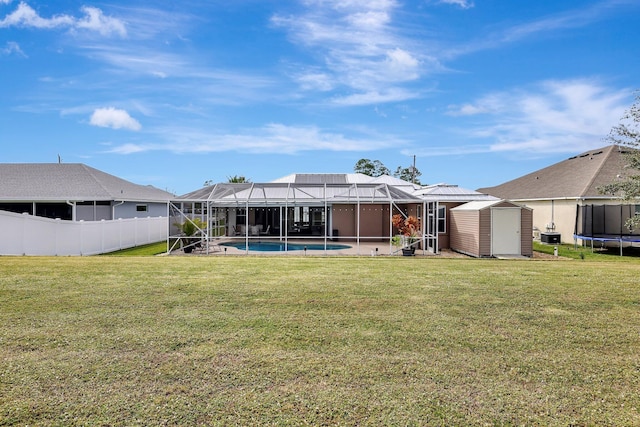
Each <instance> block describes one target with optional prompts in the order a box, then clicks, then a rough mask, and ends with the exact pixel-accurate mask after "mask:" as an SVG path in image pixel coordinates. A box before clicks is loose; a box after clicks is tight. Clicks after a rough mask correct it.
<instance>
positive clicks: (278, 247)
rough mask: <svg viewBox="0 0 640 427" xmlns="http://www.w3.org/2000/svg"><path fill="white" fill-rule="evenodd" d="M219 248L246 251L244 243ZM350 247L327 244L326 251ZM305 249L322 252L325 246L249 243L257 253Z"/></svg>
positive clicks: (223, 244)
mask: <svg viewBox="0 0 640 427" xmlns="http://www.w3.org/2000/svg"><path fill="white" fill-rule="evenodd" d="M220 246H229V247H233V248H237V249H240V250H243V251H244V250H246V249H247V246H246V243H245V242H230V243H222V244H221V245H220ZM350 247H351V246H349V245H337V244H327V250H328V251H336V250H340V249H349V248H350ZM305 248H306V249H307V250H308V251H323V250H324V249H325V246H324V244H323V243H306V244H302V243H287V244H286V249H285V243H284V242H249V250H250V251H259V252H284V251H285V250H288V251H303V250H304V249H305Z"/></svg>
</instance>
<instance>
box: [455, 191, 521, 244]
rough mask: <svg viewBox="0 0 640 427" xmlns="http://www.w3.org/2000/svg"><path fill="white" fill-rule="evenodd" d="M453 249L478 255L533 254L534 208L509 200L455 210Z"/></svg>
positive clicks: (482, 202) (478, 202)
mask: <svg viewBox="0 0 640 427" xmlns="http://www.w3.org/2000/svg"><path fill="white" fill-rule="evenodd" d="M450 214H451V249H452V250H454V251H456V252H460V253H464V254H467V255H471V256H474V257H498V256H527V257H531V256H533V211H532V209H530V208H527V207H525V206H521V205H518V204H516V203H513V202H510V201H508V200H490V201H476V202H469V203H465V204H464V205H461V206H458V207H455V208H453V209H451V211H450Z"/></svg>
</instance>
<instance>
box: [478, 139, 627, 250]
mask: <svg viewBox="0 0 640 427" xmlns="http://www.w3.org/2000/svg"><path fill="white" fill-rule="evenodd" d="M625 150H628V148H625V147H620V146H617V145H610V146H607V147H603V148H599V149H595V150H590V151H587V152H585V153H582V154H579V155H577V156H573V157H570V158H568V159H567V160H564V161H562V162H559V163H556V164H553V165H551V166H548V167H546V168H543V169H540V170H537V171H535V172H532V173H529V174H527V175H524V176H522V177H520V178H516V179H514V180H512V181H508V182H505V183H504V184H501V185H498V186H495V187H487V188H480V189H478V191H480V192H483V193H488V194H491V195H492V196H495V197H498V198H501V199H509V200H511V201H514V202H517V203H519V204H522V205H525V206H527V207H529V208H532V209H533V230H534V237H538V236H541V238H542V240H543V241H547V242H549V243H555V242H556V241H562V242H574V234H577V235H583V233H584V232H585V230H584V229H583V224H585V221H584V219H585V215H584V212H585V209H589V208H588V207H590V206H593V205H619V204H620V199H619V198H617V197H614V196H611V195H605V194H601V193H600V192H599V190H598V189H599V188H600V187H601V186H603V185H605V184H609V183H611V182H614V181H615V180H619V179H624V178H625V177H626V176H628V175H630V174H634V175H635V174H637V173H640V171H629V170H628V169H627V168H626V167H625V166H626V164H627V163H626V161H625V159H624V153H625ZM633 211H635V209H633ZM610 220H614V221H615V223H617V224H621V223H624V218H622V219H621V218H620V216H618V217H617V218H610ZM618 231H619V232H620V233H621V231H620V228H618ZM583 237H584V236H583Z"/></svg>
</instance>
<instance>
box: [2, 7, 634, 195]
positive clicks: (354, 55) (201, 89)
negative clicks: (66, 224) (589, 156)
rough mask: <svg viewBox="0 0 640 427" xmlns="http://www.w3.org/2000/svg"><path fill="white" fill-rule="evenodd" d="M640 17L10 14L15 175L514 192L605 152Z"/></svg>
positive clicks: (630, 86) (596, 12)
mask: <svg viewBox="0 0 640 427" xmlns="http://www.w3.org/2000/svg"><path fill="white" fill-rule="evenodd" d="M639 19H640V1H638V0H585V1H578V0H573V1H568V0H553V1H551V0H536V1H506V0H415V1H401V0H297V1H293V0H292V1H287V0H234V1H228V0H224V1H222V0H221V1H218V0H201V1H190V0H184V1H180V2H173V1H154V2H150V1H144V2H143V1H137V0H129V1H127V2H116V1H109V0H105V1H100V2H91V0H88V1H72V0H69V1H65V0H61V1H56V2H51V1H35V0H24V1H16V0H0V89H1V93H2V96H0V143H1V145H2V155H1V157H0V161H1V162H29V163H30V162H57V161H58V156H60V157H61V159H62V161H63V162H67V163H85V164H87V165H89V166H92V167H95V168H97V169H100V170H103V171H105V172H108V173H111V174H114V175H117V176H119V177H122V178H124V179H127V180H130V181H133V182H136V183H139V184H151V185H154V186H157V187H159V188H163V189H166V190H168V191H171V192H173V193H176V194H183V193H186V192H189V191H192V190H195V189H197V188H199V187H200V186H202V185H203V183H204V182H205V181H208V180H211V181H214V182H220V181H226V180H227V178H228V177H230V176H233V175H243V176H246V177H248V178H249V179H251V180H252V181H254V182H260V181H271V180H273V179H276V178H279V177H281V176H284V175H288V174H290V173H295V172H309V173H311V172H314V173H315V172H318V173H320V172H351V171H353V166H354V165H355V163H356V162H357V161H358V160H359V159H361V158H369V159H371V160H380V161H382V162H383V163H384V164H385V165H386V166H387V167H388V168H389V169H391V170H395V168H396V167H397V166H403V167H407V166H409V165H411V163H412V162H413V156H416V166H417V168H418V169H419V170H420V171H421V172H422V177H421V180H422V182H423V183H428V184H434V183H440V182H447V183H450V184H458V185H460V186H463V187H467V188H472V189H475V188H479V187H484V186H492V185H497V184H500V183H502V182H504V181H507V180H510V179H513V178H517V177H519V176H521V175H523V174H525V173H528V172H531V171H533V170H536V169H539V168H541V167H544V166H547V165H550V164H552V163H555V162H557V161H560V160H563V159H565V158H567V157H570V156H572V155H575V154H578V153H580V152H582V151H585V150H589V149H592V148H597V147H601V146H604V145H606V144H607V143H606V141H604V138H605V137H606V135H607V134H608V132H609V130H610V129H611V127H612V126H614V125H616V124H617V123H618V122H619V120H620V118H621V116H622V115H623V113H624V111H625V110H626V109H627V108H629V107H630V106H631V103H632V102H633V97H634V91H635V90H637V89H638V88H640V84H639V82H638V77H639V76H640V48H639V46H640V45H639V44H638V40H640V25H638V21H639Z"/></svg>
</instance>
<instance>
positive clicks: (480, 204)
mask: <svg viewBox="0 0 640 427" xmlns="http://www.w3.org/2000/svg"><path fill="white" fill-rule="evenodd" d="M498 205H501V206H500V207H507V206H509V207H514V208H522V209H528V210H531V208H528V207H526V206H521V205H519V204H517V203H513V202H511V201H509V200H501V199H495V200H477V201H475V202H469V203H465V204H464V205H460V206H456V207H455V208H451V210H452V211H454V210H455V211H481V210H483V209H487V208H492V207H496V206H498Z"/></svg>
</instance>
